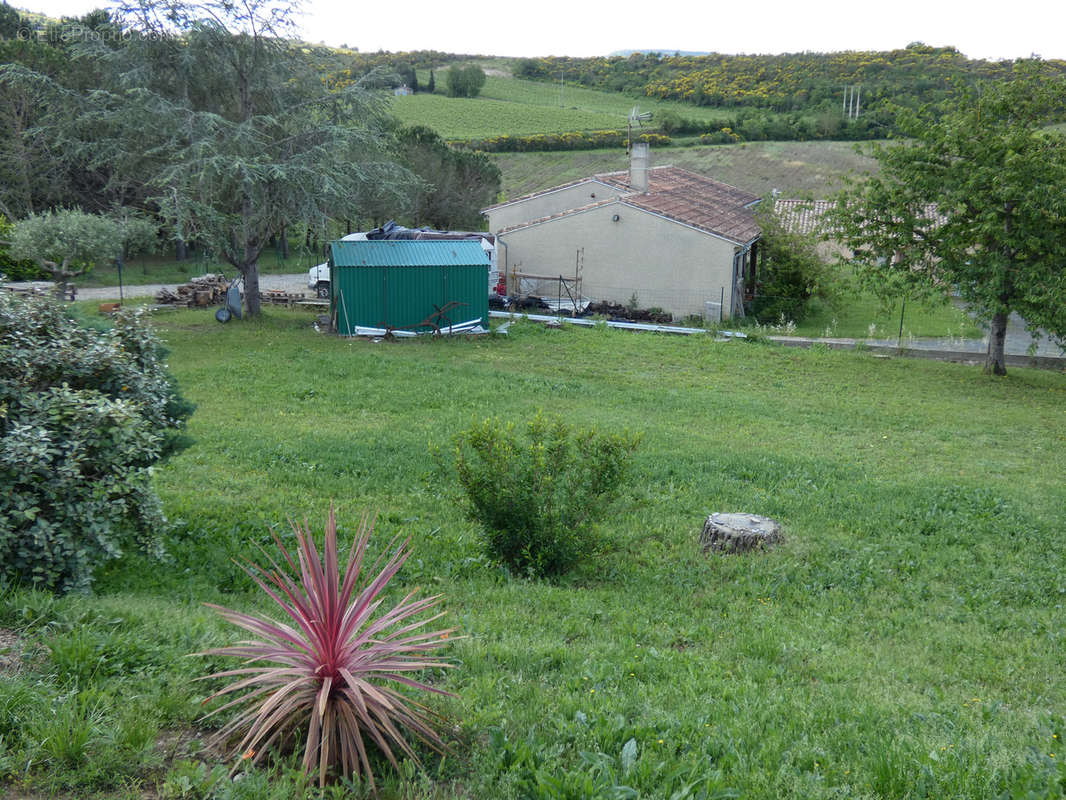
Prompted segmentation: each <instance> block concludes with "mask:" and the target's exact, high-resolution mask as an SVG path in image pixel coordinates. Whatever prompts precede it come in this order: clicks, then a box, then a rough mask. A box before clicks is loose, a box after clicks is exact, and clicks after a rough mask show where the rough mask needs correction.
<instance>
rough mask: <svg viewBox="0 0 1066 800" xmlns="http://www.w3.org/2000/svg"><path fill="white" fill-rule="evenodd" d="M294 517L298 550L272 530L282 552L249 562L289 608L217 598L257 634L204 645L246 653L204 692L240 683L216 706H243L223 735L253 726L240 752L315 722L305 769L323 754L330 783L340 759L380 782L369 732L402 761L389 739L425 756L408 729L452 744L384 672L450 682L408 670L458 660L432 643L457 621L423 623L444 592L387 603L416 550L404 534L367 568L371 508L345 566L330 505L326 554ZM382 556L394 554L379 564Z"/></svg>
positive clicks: (227, 613)
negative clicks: (280, 615) (237, 604)
mask: <svg viewBox="0 0 1066 800" xmlns="http://www.w3.org/2000/svg"><path fill="white" fill-rule="evenodd" d="M292 527H293V532H294V533H295V534H296V558H295V559H294V558H293V556H291V555H290V554H289V552H288V551H287V550H286V549H285V547H284V546H283V545H282V543H281V540H280V539H278V537H277V536H274V541H275V543H276V544H277V546H278V550H279V551H280V552H281V556H282V559H281V564H278V563H277V562H275V561H274V560H273V559H270V558H269V557H268V563H269V565H270V569H269V570H266V569H263V568H261V567H259V566H257V565H255V564H252V563H248V564H247V565H246V566H245V570H246V571H247V572H248V574H249V575H250V576H251V577H252V579H253V580H254V581H255V582H256V583H257V584H258V585H259V587H260V588H261V589H262V590H263V591H264V592H266V593H267V594H268V595H269V596H270V598H271V599H272V600H274V601H275V602H276V603H277V604H278V605H279V606H280V607H281V609H282V610H283V611H284V612H285V613H284V622H275V621H274V620H271V619H269V618H267V617H264V616H260V615H251V614H242V613H240V612H238V611H231V610H230V609H226V608H220V607H218V606H212V608H215V609H216V610H217V611H218V612H219V613H220V614H221V615H222V616H223V617H224V618H225V619H227V620H228V621H230V622H232V623H233V624H234V625H237V626H238V627H240V628H243V629H244V630H246V631H248V632H250V633H251V634H252V635H253V637H254V638H253V639H252V640H251V641H243V642H241V643H240V644H236V645H232V646H230V647H223V648H219V649H215V650H210V651H208V652H206V653H201V654H200V655H223V656H235V657H237V658H240V659H242V662H243V665H242V667H241V668H239V669H232V670H227V671H225V672H219V673H216V674H214V675H210V676H207V677H209V678H222V677H226V678H235V679H236V680H234V681H233V682H232V683H230V684H229V685H228V686H226V687H225V688H223V689H220V690H219V691H217V692H215V693H214V694H213V695H211V696H210V697H209V698H207V700H206V701H205V702H209V701H211V700H213V699H215V698H218V697H223V696H225V695H228V694H230V693H234V692H237V693H240V694H239V696H238V697H237V698H236V699H231V700H230V701H229V702H227V703H225V704H224V705H222V706H221V707H220V708H218V709H216V710H215V711H213V712H211V714H216V713H218V712H219V711H223V710H225V709H229V708H232V707H235V706H236V707H239V708H241V710H240V712H239V714H238V715H237V717H236V719H234V720H233V721H232V722H230V723H229V724H228V725H227V726H226V727H224V728H223V729H222V730H221V731H220V732H219V734H218V737H217V738H218V739H219V740H220V741H222V742H225V741H226V740H227V739H229V738H230V737H231V736H232V735H233V734H235V733H238V732H241V731H243V732H244V736H243V738H242V739H241V742H240V745H239V746H238V747H237V752H238V753H241V754H243V756H242V760H244V759H255V760H258V759H259V758H261V757H262V754H263V752H264V751H266V750H268V749H269V748H270V747H271V746H272V745H273V744H275V743H278V744H287V743H288V741H289V740H290V739H295V737H296V736H297V735H299V734H298V731H299V729H300V728H301V727H306V731H307V732H306V736H305V737H303V736H301V738H304V741H305V742H306V744H305V748H304V759H303V763H304V769H305V770H307V772H311V771H312V770H313V769H314V767H315V765H316V763H317V766H318V776H319V784H320V785H323V786H324V785H325V782H326V777H327V774H328V773H329V771H330V769H331V768H335V767H337V766H339V767H340V771H341V773H342V775H343V776H344V777H347V776H349V775H351V774H352V773H354V774H355V775H359V774H360V772H365V774H366V777H367V780H368V781H369V783H370V786H371V788H372V789H373V788H374V776H373V772H372V771H371V768H370V760H369V757H368V754H367V748H366V744H367V742H371V743H373V744H375V745H376V746H377V748H378V749H379V750H380V751H381V752H382V753H384V755H385V757H386V758H387V759H388V761H389V763H391V764H392V765H393V767H396V768H398V767H399V764H398V763H397V761H396V757H395V756H394V755H393V752H392V749H391V748H390V746H389V741H390V740H391V741H392V742H393V743H394V744H395V745H396V746H397V747H399V749H400V750H401V751H403V753H404V754H405V755H406V756H408V757H409V758H410V759H411V760H412V761H415V762H416V763H417V762H418V757H417V756H416V755H415V752H414V750H413V749H412V748H411V746H410V745H409V744H408V743H407V741H405V740H404V739H403V737H402V736H401V733H400V731H401V730H402V729H407V730H408V731H410V732H411V733H413V734H414V736H415V737H416V738H417V739H419V740H421V741H422V742H424V743H425V744H427V745H429V746H430V747H431V748H433V749H434V750H437V751H442V750H443V749H444V742H443V740H442V739H441V738H440V736H439V735H438V734H437V733H436V732H435V731H434V730H433V729H432V728H431V727H430V720H429V718H428V714H427V713H426V709H425V708H424V707H423V706H420V705H418V704H416V703H412V702H411V701H410V700H408V699H407V698H406V697H404V696H403V695H402V694H400V693H399V692H397V691H396V690H395V689H393V688H391V687H390V686H388V685H385V684H387V683H392V684H401V685H404V686H408V687H411V688H414V689H420V690H424V691H428V692H437V693H439V694H447V692H444V691H442V690H440V689H436V688H434V687H432V686H428V685H426V684H424V683H419V682H417V681H414V680H412V679H411V678H408V677H406V676H405V673H408V672H411V671H414V670H425V669H431V668H438V667H441V668H443V667H450V666H452V665H451V664H449V663H447V662H443V661H437V660H433V659H429V658H426V654H427V653H429V652H431V651H433V650H435V649H437V648H440V647H443V646H444V645H445V644H447V639H448V636H449V634H451V633H452V631H453V630H454V629H448V630H436V631H432V632H428V633H427V632H419V629H420V628H422V627H423V626H425V625H427V624H428V623H430V622H432V621H433V620H436V619H438V618H439V617H440V616H442V613H443V612H442V613H438V614H434V615H433V616H429V617H425V616H421V617H420V615H422V614H423V612H425V611H427V610H429V609H431V608H433V607H434V606H435V605H437V603H438V602H439V601H440V595H434V596H432V597H426V598H422V599H416V598H415V595H416V593H417V591H418V590H417V589H416V590H414V591H412V592H410V593H408V594H407V596H406V597H404V598H403V600H401V601H400V602H399V604H397V605H395V606H393V607H391V608H389V607H385V608H384V609H381V610H380V611H379V606H380V605H381V604H382V601H383V598H382V597H381V594H382V592H383V591H384V589H385V587H386V586H387V585H388V583H389V581H390V580H391V579H392V577H393V576H394V575H396V573H397V572H398V571H399V569H400V567H401V566H403V563H404V561H406V560H407V557H408V555H409V554H410V549H409V547H408V544H409V542H403V543H401V544H399V545H398V546H397V544H396V540H393V543H392V544H391V545H390V546H389V547H388V548H387V551H391V554H390V555H388V557H387V558H386V557H385V555H382V556H381V557H380V558H379V559H378V561H377V562H376V563H375V565H374V567H371V569H370V573H371V574H370V575H369V576H367V577H363V576H362V573H363V558H364V556H365V555H366V549H367V543H368V542H369V541H370V533H371V531H372V530H373V524H372V523H368V521H367V519H366V517H365V516H364V518H363V520H362V523H361V524H360V526H359V531H358V533H357V535H356V537H355V539H354V540H353V542H352V546H351V549H350V550H349V551H348V560H347V562H346V565H345V567H344V571H343V574H342V573H341V570H340V561H339V558H338V550H337V523H336V518H335V517H334V513H333V509H332V508H330V512H329V521H328V522H327V523H326V531H325V542H324V551H323V553H322V555H321V556H320V555H319V551H318V548H317V547H316V546H315V542H314V538H313V537H312V535H311V531H310V529H307V528H302V527H300V526H299V525H296V524H293V526H292ZM382 560H384V566H383V567H381V570H380V572H378V573H377V574H376V575H373V574H372V573H373V571H374V570H375V569H377V565H378V564H379V563H381V561H382ZM361 578H362V580H361V582H360V579H361ZM357 584H358V585H357ZM211 714H209V715H208V716H211Z"/></svg>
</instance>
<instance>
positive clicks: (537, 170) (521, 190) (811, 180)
mask: <svg viewBox="0 0 1066 800" xmlns="http://www.w3.org/2000/svg"><path fill="white" fill-rule="evenodd" d="M492 158H493V160H495V161H496V163H497V164H498V165H499V167H500V170H501V171H502V173H503V191H502V194H503V198H504V199H512V198H515V197H521V196H522V195H524V194H528V193H530V192H537V191H540V190H542V189H547V188H550V187H552V186H557V185H559V184H561V183H566V182H568V181H572V180H577V179H578V178H584V177H587V176H588V175H594V174H596V173H599V172H611V171H614V170H622V169H626V168H627V166H628V160H627V157H626V154H625V151H624V150H622V149H621V148H619V149H618V150H617V151H616V150H592V151H581V152H573V153H500V154H496V155H493V156H492ZM652 162H653V164H655V165H660V166H662V165H666V164H672V165H673V166H676V167H684V168H685V169H690V170H692V171H694V172H699V173H702V174H704V175H709V176H710V177H712V178H715V179H716V180H720V181H723V182H725V183H728V184H731V185H733V186H738V187H740V188H741V189H744V190H746V191H749V192H753V193H754V194H757V195H760V196H761V197H765V198H769V197H770V196H771V194H772V192H773V190H774V189H779V190H780V191H781V192H782V194H783V196H784V197H810V198H823V197H827V196H829V195H831V194H833V193H834V192H836V191H838V190H840V189H841V188H842V187H843V179H844V176H846V175H848V174H851V173H861V172H864V171H867V170H872V169H873V168H874V167H875V164H876V162H874V161H873V160H872V159H870V158H867V157H865V156H863V155H861V154H859V153H857V152H856V151H855V146H854V145H853V144H852V143H850V142H749V143H746V144H735V145H717V146H709V147H708V146H698V147H673V148H668V149H655V148H652Z"/></svg>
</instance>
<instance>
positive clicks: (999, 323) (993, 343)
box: [985, 311, 1008, 375]
mask: <svg viewBox="0 0 1066 800" xmlns="http://www.w3.org/2000/svg"><path fill="white" fill-rule="evenodd" d="M1007 317H1008V313H1007V312H1006V311H1000V312H997V313H996V314H994V315H993V316H992V328H991V330H989V332H988V356H987V358H986V359H985V372H987V373H988V374H990V375H1006V374H1007V360H1006V357H1005V355H1004V345H1005V344H1006V342H1007Z"/></svg>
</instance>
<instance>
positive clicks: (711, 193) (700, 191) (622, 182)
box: [485, 167, 761, 244]
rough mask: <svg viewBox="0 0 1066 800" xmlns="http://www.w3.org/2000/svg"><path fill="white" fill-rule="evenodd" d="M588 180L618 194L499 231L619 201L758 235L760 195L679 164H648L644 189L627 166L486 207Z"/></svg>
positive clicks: (727, 232)
mask: <svg viewBox="0 0 1066 800" xmlns="http://www.w3.org/2000/svg"><path fill="white" fill-rule="evenodd" d="M588 181H595V182H597V183H601V184H603V185H605V186H608V187H610V188H611V189H616V190H618V195H617V196H616V197H615V198H611V199H610V200H601V201H599V202H596V203H591V204H589V205H585V206H581V207H580V208H575V209H568V210H566V211H563V212H560V213H559V214H553V215H552V216H549V217H543V218H541V219H538V220H531V221H529V222H524V223H522V224H520V225H514V226H511V227H510V228H507V229H505V230H504V231H501V233H504V232H507V231H512V230H517V229H518V228H524V227H526V226H527V225H535V224H538V223H541V222H546V221H548V220H551V219H555V218H557V217H562V216H567V215H569V214H572V213H576V212H579V211H586V210H588V209H590V208H595V207H597V206H600V205H605V204H607V203H611V202H617V201H620V202H623V203H626V204H627V205H631V206H633V207H635V208H639V209H642V210H644V211H647V212H650V213H652V214H657V215H659V216H662V217H666V218H667V219H670V220H673V221H675V222H680V223H682V224H684V225H689V226H691V227H693V228H697V229H698V230H702V231H705V232H707V233H710V234H713V235H715V236H719V237H721V238H723V239H728V240H730V241H733V242H737V243H739V244H745V243H747V242H750V241H752V240H753V239H756V238H758V237H759V234H760V233H761V231H760V229H759V225H758V223H757V222H756V221H755V217H754V215H753V214H752V206H754V205H755V204H756V203H758V202H759V200H760V198H759V197H758V195H754V194H751V193H750V192H745V191H744V190H743V189H738V188H737V187H735V186H730V185H729V184H727V183H722V182H721V181H716V180H714V179H713V178H708V177H706V176H704V175H699V174H697V173H695V172H690V171H689V170H687V169H681V168H680V167H652V168H651V169H649V170H648V191H647V192H639V191H635V190H634V189H633V188H632V186H630V183H629V172H628V171H621V172H607V173H602V174H599V175H593V176H592V177H590V178H585V179H583V180H580V181H574V182H571V183H568V184H563V185H562V186H553V187H552V188H551V189H546V190H544V191H542V192H536V193H534V194H529V195H525V196H524V197H520V198H516V199H515V200H511V201H509V202H507V203H500V204H498V205H496V206H491V207H490V208H488V209H485V210H486V211H490V210H492V209H493V208H499V207H501V206H505V205H510V204H511V203H518V202H522V201H524V200H528V199H531V198H534V197H539V196H541V195H544V194H548V193H550V192H555V191H558V190H560V189H564V188H568V187H570V186H577V185H579V184H581V183H585V182H588Z"/></svg>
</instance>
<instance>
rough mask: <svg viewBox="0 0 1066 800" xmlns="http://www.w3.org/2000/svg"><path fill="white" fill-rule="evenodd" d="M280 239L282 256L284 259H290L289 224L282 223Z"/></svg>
mask: <svg viewBox="0 0 1066 800" xmlns="http://www.w3.org/2000/svg"><path fill="white" fill-rule="evenodd" d="M278 239H279V241H280V242H281V257H282V258H283V259H284V260H286V261H288V260H289V226H288V225H282V226H281V233H280V234H279V236H278Z"/></svg>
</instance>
